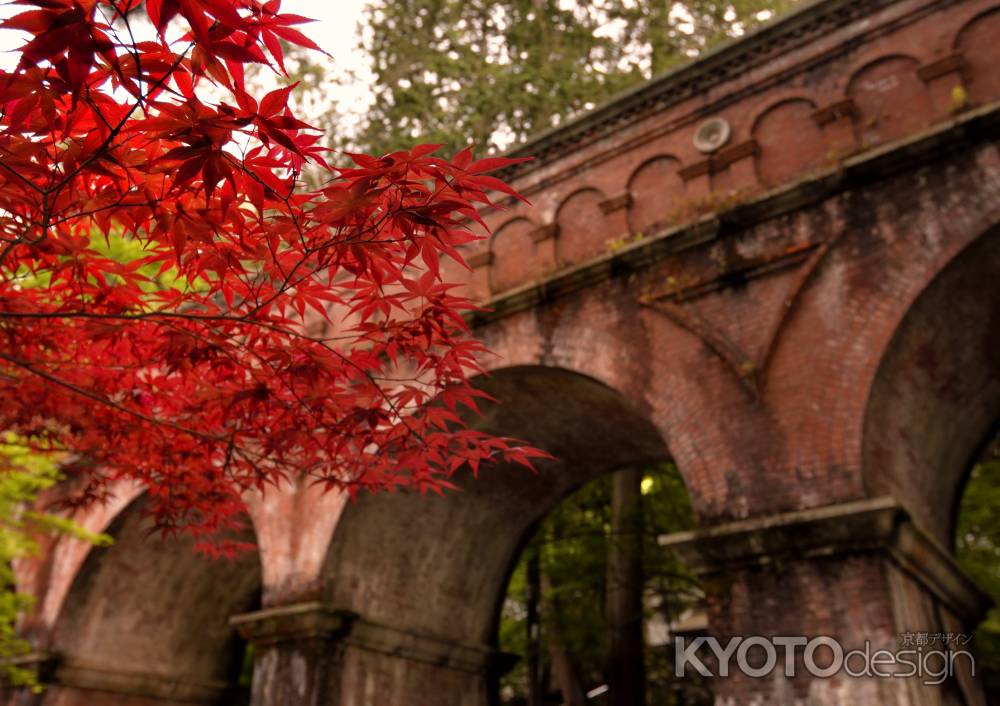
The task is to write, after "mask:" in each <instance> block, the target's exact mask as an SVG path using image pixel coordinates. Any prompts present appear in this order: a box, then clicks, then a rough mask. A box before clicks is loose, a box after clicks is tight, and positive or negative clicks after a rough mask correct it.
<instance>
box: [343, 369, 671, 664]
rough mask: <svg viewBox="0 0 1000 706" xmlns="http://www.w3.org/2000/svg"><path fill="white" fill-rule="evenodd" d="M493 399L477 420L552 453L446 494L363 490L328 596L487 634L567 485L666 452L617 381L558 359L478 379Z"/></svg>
mask: <svg viewBox="0 0 1000 706" xmlns="http://www.w3.org/2000/svg"><path fill="white" fill-rule="evenodd" d="M479 384H480V386H481V387H482V388H483V389H485V390H486V391H487V392H489V393H490V394H491V395H493V396H494V397H495V398H496V399H497V400H499V403H498V404H490V405H489V406H488V408H487V409H486V410H485V414H484V415H483V417H482V418H481V419H480V420H479V421H478V423H477V424H476V426H477V427H479V428H483V429H486V430H488V431H490V432H492V433H495V434H501V435H504V436H512V437H516V438H520V439H523V440H525V441H528V442H530V443H532V444H534V445H536V446H538V447H540V448H543V449H545V450H547V451H548V452H550V453H551V454H553V455H554V456H555V457H556V458H558V459H559V460H558V461H543V462H541V463H539V464H537V466H538V468H537V473H532V472H531V471H528V470H525V469H522V468H519V467H518V468H512V467H506V466H500V467H490V468H487V469H485V470H483V471H482V472H481V474H480V475H479V478H478V479H476V480H474V481H473V480H472V479H471V478H470V476H469V475H468V474H466V475H463V476H462V477H461V478H459V480H458V481H457V482H458V484H459V485H460V486H461V490H460V491H459V492H457V493H451V494H449V495H448V496H446V497H442V498H437V497H421V496H419V495H415V494H409V493H397V494H391V495H389V494H383V495H378V496H363V497H362V498H360V499H359V500H358V501H357V502H356V503H353V504H352V505H350V506H349V507H348V508H347V509H346V510H345V512H344V516H343V518H342V521H341V523H340V526H339V527H338V529H337V533H336V536H335V538H334V544H333V546H332V549H331V553H330V556H329V559H328V567H329V568H328V577H329V582H330V589H329V590H330V594H331V603H332V604H333V605H335V606H337V607H338V608H348V609H354V610H358V611H359V612H363V614H364V615H365V617H366V618H368V619H371V620H373V621H376V622H387V623H391V624H397V625H399V624H402V625H405V626H406V627H407V628H408V629H411V630H416V631H419V632H423V633H427V634H431V635H436V636H438V637H441V638H445V639H450V640H456V641H461V642H465V643H473V644H482V643H485V642H488V641H489V640H490V638H491V633H492V631H493V629H494V627H495V625H494V624H495V620H496V612H497V606H498V602H499V600H500V598H501V594H502V591H503V589H504V586H505V585H506V579H507V576H508V573H509V571H510V568H511V565H512V563H513V561H514V560H515V559H516V556H517V553H518V550H519V548H520V546H521V544H522V542H523V541H524V540H525V538H526V537H527V536H528V535H529V534H530V532H531V530H532V528H533V527H534V526H535V525H536V523H538V522H539V521H540V520H541V519H542V518H543V517H544V516H545V515H546V514H547V513H548V512H549V511H551V510H552V508H554V507H555V505H556V504H557V503H558V502H559V501H560V499H562V498H563V497H565V496H566V495H567V494H569V493H570V492H572V491H573V490H575V489H576V488H578V487H580V486H581V485H583V484H584V483H586V482H587V481H589V480H592V479H594V478H596V477H598V476H600V475H602V474H604V473H609V472H612V471H614V470H617V469H620V468H623V467H629V466H635V465H643V464H650V463H655V462H657V461H662V460H664V459H666V458H668V452H667V449H666V446H665V445H664V443H663V441H662V439H661V438H660V435H659V434H658V432H657V431H656V430H655V429H654V428H653V426H652V425H651V424H650V423H649V422H648V421H646V420H645V419H644V418H643V417H642V416H641V415H640V414H638V412H636V410H634V409H633V408H632V407H631V406H630V405H629V404H628V402H627V401H626V400H625V399H624V398H623V397H622V396H621V395H620V394H619V393H617V392H616V391H614V390H612V389H610V388H608V387H606V386H604V385H603V384H601V383H599V382H596V381H595V380H593V379H591V378H588V377H584V376H582V375H579V374H576V373H572V372H568V371H566V370H563V369H557V368H544V367H531V366H525V367H517V368H508V369H503V370H499V371H496V372H494V373H492V374H491V375H490V376H489V377H486V378H482V379H481V380H480V382H479Z"/></svg>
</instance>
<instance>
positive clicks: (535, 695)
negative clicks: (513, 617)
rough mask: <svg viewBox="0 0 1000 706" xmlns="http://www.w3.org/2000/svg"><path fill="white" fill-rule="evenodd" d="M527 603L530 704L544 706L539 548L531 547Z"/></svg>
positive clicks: (527, 662)
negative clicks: (539, 604) (539, 606)
mask: <svg viewBox="0 0 1000 706" xmlns="http://www.w3.org/2000/svg"><path fill="white" fill-rule="evenodd" d="M528 551H529V552H530V555H529V556H528V566H527V581H526V589H525V593H526V595H525V603H526V604H527V611H528V615H527V618H526V620H525V621H524V622H525V626H526V628H527V631H528V634H527V647H528V649H527V655H525V657H526V660H525V661H526V664H525V668H526V671H527V673H528V706H542V679H541V668H540V666H541V659H540V657H541V654H540V653H541V632H542V625H541V621H540V620H539V615H538V603H539V599H540V598H541V594H542V581H541V561H540V558H539V553H538V548H537V547H529V549H528Z"/></svg>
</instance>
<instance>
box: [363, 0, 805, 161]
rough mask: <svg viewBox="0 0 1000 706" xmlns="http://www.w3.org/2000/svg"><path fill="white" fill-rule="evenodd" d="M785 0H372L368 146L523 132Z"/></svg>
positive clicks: (732, 31) (522, 135) (514, 139)
mask: <svg viewBox="0 0 1000 706" xmlns="http://www.w3.org/2000/svg"><path fill="white" fill-rule="evenodd" d="M793 2H794V0H729V1H724V2H718V1H717V0H682V1H681V2H636V1H635V0H575V1H574V2H567V1H566V0H503V1H502V2H493V1H492V0H491V1H488V2H487V1H486V0H373V2H371V3H369V6H368V9H367V23H368V25H369V27H370V34H369V37H368V39H367V41H366V43H365V48H366V49H367V51H368V52H369V53H370V54H371V57H372V61H373V70H374V73H375V76H376V87H375V104H374V106H373V108H372V110H371V111H370V113H369V115H368V116H367V121H366V123H365V124H364V125H363V129H362V131H361V135H360V136H359V140H358V141H359V143H360V144H361V145H363V146H364V147H366V148H369V149H372V150H375V151H377V152H378V151H390V150H393V149H398V148H406V147H409V146H412V145H413V144H414V143H416V142H418V141H423V142H440V143H443V144H445V145H447V149H446V152H454V151H456V150H457V149H459V148H461V147H463V146H464V145H465V144H466V143H467V142H468V141H470V140H471V141H474V142H475V143H476V144H478V145H486V146H488V147H490V148H493V149H496V148H498V147H500V146H506V145H508V144H513V143H518V142H522V141H524V140H525V139H527V138H528V137H529V136H531V135H533V134H535V133H538V132H541V131H544V130H546V129H547V128H551V127H554V126H556V125H558V124H560V123H561V122H562V121H564V120H565V119H566V118H567V117H571V116H574V115H576V114H579V113H581V112H583V111H586V110H588V109H590V108H593V107H594V106H595V105H597V104H599V103H601V102H603V101H606V100H607V99H608V98H610V97H611V96H613V95H615V94H616V93H618V92H620V91H622V90H624V89H626V88H628V87H629V86H632V85H634V84H636V83H639V82H641V81H643V80H645V79H647V78H649V77H650V76H652V75H656V74H658V73H661V72H663V71H665V70H667V69H669V68H671V67H673V66H675V65H676V64H678V63H681V62H683V61H686V60H688V59H690V58H692V57H695V56H697V55H698V54H699V53H701V52H702V51H704V50H705V49H707V48H709V47H711V46H713V45H715V44H717V43H718V42H720V41H722V40H725V39H728V38H731V37H734V36H738V35H740V34H742V33H744V32H745V31H747V30H748V29H750V28H752V27H753V26H754V25H756V24H759V23H760V22H761V21H763V20H765V19H767V18H769V17H771V16H772V15H773V14H774V13H775V12H780V11H782V10H784V9H786V8H787V7H789V6H791V5H792V4H793Z"/></svg>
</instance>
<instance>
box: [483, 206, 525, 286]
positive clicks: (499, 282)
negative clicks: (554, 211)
mask: <svg viewBox="0 0 1000 706" xmlns="http://www.w3.org/2000/svg"><path fill="white" fill-rule="evenodd" d="M534 230H535V224H534V223H533V222H532V221H531V220H530V219H528V218H524V217H518V218H514V219H512V220H509V221H507V222H506V223H504V224H503V225H502V226H500V227H499V228H497V230H496V232H495V233H494V234H493V237H492V238H491V239H490V253H491V255H492V263H491V264H490V291H491V292H494V293H496V292H502V291H504V290H507V289H512V288H514V287H516V286H518V285H519V284H524V283H525V282H528V281H530V280H531V279H532V278H533V277H534V276H535V267H536V263H535V261H534V259H535V243H534V240H533V239H532V237H531V234H532V232H533V231H534Z"/></svg>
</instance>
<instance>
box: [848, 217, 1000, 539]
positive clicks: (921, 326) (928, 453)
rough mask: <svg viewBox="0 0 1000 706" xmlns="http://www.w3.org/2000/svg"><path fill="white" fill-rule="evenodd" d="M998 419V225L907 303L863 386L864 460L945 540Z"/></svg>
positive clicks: (872, 482)
mask: <svg viewBox="0 0 1000 706" xmlns="http://www.w3.org/2000/svg"><path fill="white" fill-rule="evenodd" d="M998 421H1000V228H993V229H991V230H990V231H989V232H987V233H985V234H983V235H982V236H981V237H980V238H978V239H977V240H976V241H974V242H973V243H972V244H971V245H970V246H968V247H967V248H966V249H965V250H964V251H963V252H961V253H960V254H959V255H958V256H956V257H955V258H954V259H953V260H952V261H951V262H950V263H949V264H948V265H947V266H946V267H945V268H944V270H943V271H942V272H941V273H940V274H939V275H938V276H937V277H936V278H935V280H934V281H933V282H932V283H931V284H930V285H929V286H928V287H927V288H926V289H925V290H924V291H923V292H922V294H921V295H920V296H919V298H918V299H917V300H916V302H915V303H914V304H913V306H912V307H911V308H910V309H909V310H908V312H907V314H906V316H905V317H904V319H903V321H902V323H901V324H900V326H899V328H898V329H897V331H896V333H895V335H894V337H893V339H892V342H891V343H890V345H889V348H888V349H887V352H886V354H885V355H884V357H883V359H882V362H881V364H880V367H879V370H878V374H877V376H876V378H875V380H874V383H873V384H872V387H871V392H870V395H869V403H868V408H867V413H866V417H865V431H864V437H863V470H864V474H865V482H866V485H867V487H868V488H869V492H870V493H871V494H875V495H877V494H890V495H894V496H895V497H897V498H898V499H899V500H901V501H902V502H903V503H904V504H905V505H906V506H907V508H908V509H909V510H910V512H912V513H914V515H915V517H916V518H917V520H918V521H919V522H920V523H921V524H922V525H924V527H925V528H926V529H927V530H928V531H929V532H930V533H931V534H932V535H933V536H935V537H936V538H937V539H938V540H939V541H940V542H941V543H942V544H943V545H944V546H950V545H951V541H952V538H951V535H952V533H953V529H954V521H955V517H954V516H955V512H956V508H957V504H958V500H959V498H960V494H961V490H962V488H963V486H964V481H965V478H966V476H967V475H968V472H969V470H970V468H971V466H972V464H973V463H974V462H975V460H976V458H977V457H978V456H979V454H980V453H981V451H982V448H983V446H984V445H985V444H986V443H987V442H988V441H989V440H990V438H992V436H993V434H994V433H995V430H996V426H997V423H998Z"/></svg>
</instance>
